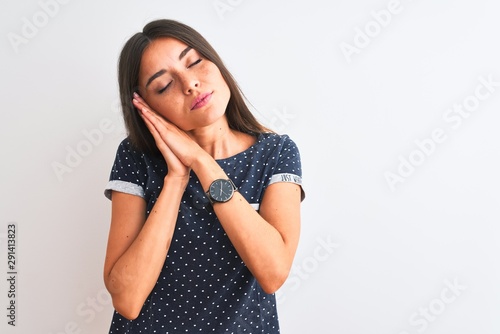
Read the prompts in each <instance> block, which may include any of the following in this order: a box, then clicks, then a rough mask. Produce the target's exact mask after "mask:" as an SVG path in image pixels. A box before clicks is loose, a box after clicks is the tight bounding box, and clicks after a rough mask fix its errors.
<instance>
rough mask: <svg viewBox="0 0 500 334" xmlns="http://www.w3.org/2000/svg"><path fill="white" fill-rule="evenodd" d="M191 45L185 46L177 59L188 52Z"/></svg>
mask: <svg viewBox="0 0 500 334" xmlns="http://www.w3.org/2000/svg"><path fill="white" fill-rule="evenodd" d="M191 49H192V47H190V46H188V47H187V48H185V49H184V50H183V51H182V52H181V54H180V55H179V60H181V59H182V58H184V56H185V55H186V54H187V53H188V52H189V51H191Z"/></svg>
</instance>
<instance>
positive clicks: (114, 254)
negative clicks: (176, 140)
mask: <svg viewBox="0 0 500 334" xmlns="http://www.w3.org/2000/svg"><path fill="white" fill-rule="evenodd" d="M184 188H185V182H184V181H183V180H182V181H181V179H179V178H173V177H172V178H169V177H168V176H167V177H166V178H165V184H164V186H163V189H162V191H161V193H160V195H159V197H158V200H157V202H156V203H155V205H154V207H153V209H152V210H151V213H150V215H149V217H148V219H147V220H146V219H145V212H146V203H145V201H144V199H142V198H140V197H138V196H134V195H129V194H125V193H120V192H116V191H114V192H113V196H112V216H111V227H110V231H109V238H108V246H107V251H106V259H105V264H104V282H105V285H106V288H107V289H108V291H109V292H110V294H111V297H112V299H113V306H114V307H115V309H116V310H117V312H119V313H120V314H122V315H123V316H124V317H126V318H127V319H135V318H136V317H137V316H138V315H139V312H140V310H141V308H142V306H143V305H144V302H145V300H146V298H147V297H148V295H149V294H150V292H151V290H152V289H153V287H154V285H155V284H156V281H157V279H158V276H159V275H160V271H161V269H162V267H163V264H164V261H165V257H166V255H167V251H168V249H169V247H170V242H171V240H172V235H173V233H174V228H175V222H176V218H177V213H178V209H179V203H180V200H181V197H182V193H183V191H184Z"/></svg>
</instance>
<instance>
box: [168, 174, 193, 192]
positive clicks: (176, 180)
mask: <svg viewBox="0 0 500 334" xmlns="http://www.w3.org/2000/svg"><path fill="white" fill-rule="evenodd" d="M163 182H164V188H165V185H168V186H169V187H178V188H180V189H182V190H184V189H185V188H186V186H187V184H188V182H189V173H188V174H186V175H172V174H171V173H168V174H167V175H166V176H165V178H164V179H163Z"/></svg>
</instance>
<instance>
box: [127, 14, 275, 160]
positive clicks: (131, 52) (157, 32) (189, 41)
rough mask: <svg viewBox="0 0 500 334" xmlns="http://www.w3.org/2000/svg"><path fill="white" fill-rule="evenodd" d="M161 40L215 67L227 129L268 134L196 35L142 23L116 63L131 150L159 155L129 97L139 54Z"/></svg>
mask: <svg viewBox="0 0 500 334" xmlns="http://www.w3.org/2000/svg"><path fill="white" fill-rule="evenodd" d="M161 37H172V38H175V39H177V40H179V41H182V42H184V43H185V44H186V45H187V46H190V47H192V48H193V49H195V50H196V51H198V52H199V53H200V54H201V55H202V56H203V57H205V58H206V59H208V60H209V61H211V62H212V63H214V64H215V65H216V66H217V67H218V68H219V71H220V72H221V74H222V77H223V78H224V80H225V81H226V84H227V85H228V87H229V90H230V92H231V97H230V98H229V102H228V105H227V108H226V117H227V120H228V123H229V127H230V128H231V129H233V130H237V131H241V132H245V133H249V134H254V135H256V134H259V133H264V132H269V131H270V130H269V129H267V128H266V127H265V126H263V125H262V124H261V123H259V121H258V120H257V119H256V118H255V117H254V115H253V114H252V112H251V111H250V109H249V108H248V106H247V104H246V103H245V98H244V95H243V93H242V92H241V90H240V88H239V86H238V84H237V83H236V80H234V78H233V76H232V75H231V73H230V72H229V71H228V69H227V68H226V66H225V65H224V63H223V62H222V60H221V58H220V57H219V55H218V54H217V52H216V51H215V50H214V49H213V47H212V46H211V45H210V44H209V43H208V42H207V40H206V39H205V38H204V37H203V36H202V35H201V34H200V33H198V32H197V31H196V30H194V29H193V28H191V27H189V26H187V25H185V24H183V23H180V22H177V21H174V20H156V21H152V22H150V23H148V24H146V25H145V26H144V29H143V31H142V32H139V33H136V34H135V35H133V36H132V37H131V38H130V39H129V40H128V41H127V42H126V43H125V45H124V47H123V49H122V52H121V54H120V58H119V62H118V83H119V87H120V99H121V104H122V111H123V118H124V121H125V127H126V129H127V133H128V137H129V140H130V142H131V143H132V145H133V146H134V147H135V148H137V149H139V150H140V151H142V152H145V153H152V154H158V153H159V151H158V148H157V147H156V144H155V141H154V138H153V136H152V134H151V133H150V132H149V130H148V128H147V127H146V124H145V123H144V121H143V120H142V118H141V117H140V116H139V114H138V111H137V109H136V108H135V107H134V105H133V104H132V98H133V93H134V92H137V91H138V90H137V88H138V86H139V70H140V66H141V59H142V55H143V53H144V51H145V50H146V48H147V47H148V46H149V45H150V44H151V43H152V42H153V41H154V40H155V39H157V38H161Z"/></svg>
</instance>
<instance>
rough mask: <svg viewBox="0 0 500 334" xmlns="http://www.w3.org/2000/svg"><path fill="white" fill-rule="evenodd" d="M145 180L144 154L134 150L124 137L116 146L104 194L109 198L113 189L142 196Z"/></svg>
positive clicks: (143, 194)
mask: <svg viewBox="0 0 500 334" xmlns="http://www.w3.org/2000/svg"><path fill="white" fill-rule="evenodd" d="M146 181H147V173H146V166H145V161H144V155H143V154H142V153H139V152H137V151H136V150H134V149H133V148H132V147H131V144H130V142H129V141H128V139H124V140H123V141H122V142H121V143H120V145H119V146H118V150H117V152H116V157H115V161H114V163H113V167H112V169H111V173H110V176H109V181H108V184H107V185H106V188H105V189H104V195H105V196H106V197H107V198H108V199H111V195H112V191H113V190H114V191H119V192H123V193H127V194H131V195H135V196H139V197H142V198H144V197H145V193H144V188H145V184H146Z"/></svg>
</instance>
